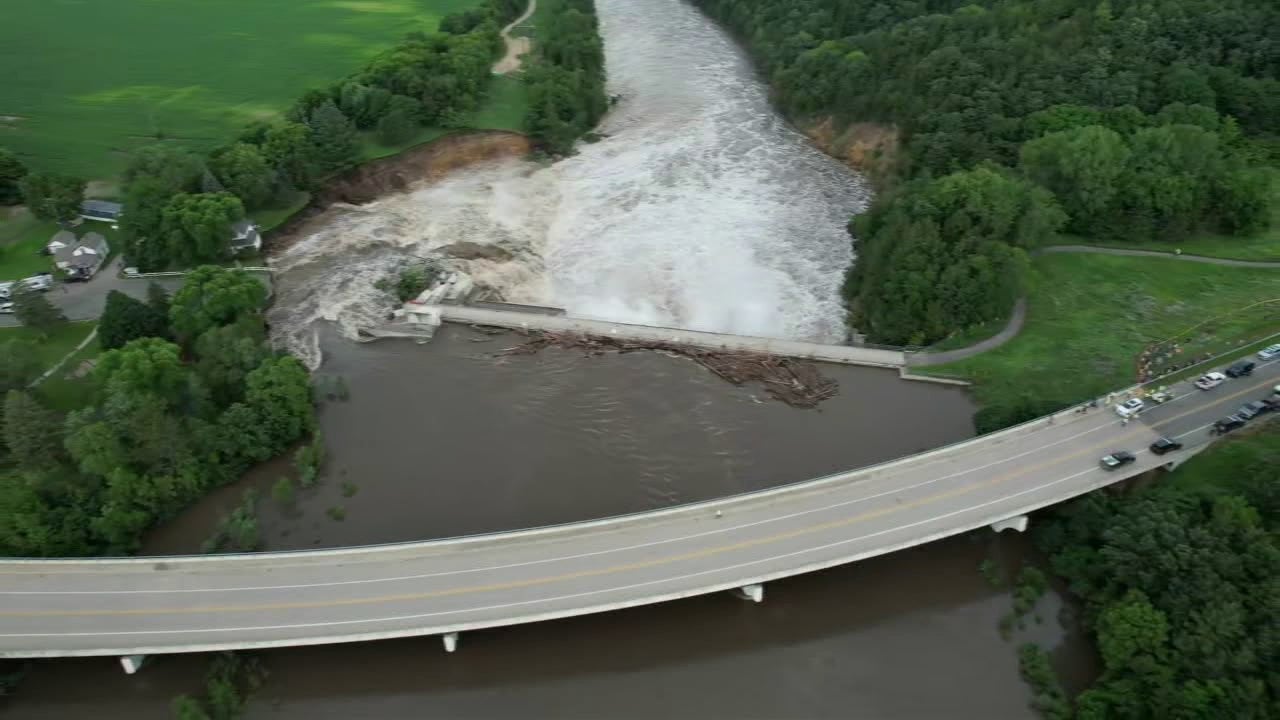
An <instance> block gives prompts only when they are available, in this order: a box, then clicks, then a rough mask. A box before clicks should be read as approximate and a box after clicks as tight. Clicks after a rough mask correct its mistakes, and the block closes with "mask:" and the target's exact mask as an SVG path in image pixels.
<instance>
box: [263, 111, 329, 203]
mask: <svg viewBox="0 0 1280 720" xmlns="http://www.w3.org/2000/svg"><path fill="white" fill-rule="evenodd" d="M262 154H263V156H265V157H266V158H267V161H268V162H270V163H271V165H272V166H273V167H274V168H275V169H276V172H278V173H279V174H280V176H281V177H282V178H283V179H284V180H285V181H287V182H288V183H289V184H290V185H292V186H293V187H295V188H297V189H299V190H309V189H311V187H312V186H313V185H314V184H315V179H316V174H317V168H316V157H315V155H316V145H315V143H314V142H313V141H312V139H311V128H310V127H309V126H307V125H304V124H302V123H282V124H280V125H273V126H271V127H270V128H268V129H267V130H266V131H265V132H264V133H263V139H262Z"/></svg>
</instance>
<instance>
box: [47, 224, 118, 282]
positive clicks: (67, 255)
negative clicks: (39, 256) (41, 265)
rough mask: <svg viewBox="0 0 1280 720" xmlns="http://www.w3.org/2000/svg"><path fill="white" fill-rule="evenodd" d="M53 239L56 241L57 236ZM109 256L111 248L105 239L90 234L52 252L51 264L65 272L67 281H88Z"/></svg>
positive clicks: (92, 233) (94, 233)
mask: <svg viewBox="0 0 1280 720" xmlns="http://www.w3.org/2000/svg"><path fill="white" fill-rule="evenodd" d="M61 234H62V233H59V235H61ZM68 234H69V233H68ZM54 238H55V239H56V238H57V235H55V236H54ZM52 244H53V243H50V245H52ZM110 254H111V246H110V245H108V244H107V239H106V238H105V237H103V236H101V235H99V234H98V233H96V232H91V233H87V234H86V235H85V236H84V237H82V238H80V239H79V240H77V241H76V242H74V243H72V244H70V245H64V246H62V247H60V248H58V249H56V250H54V251H53V264H54V265H56V266H57V267H58V269H59V270H62V271H63V272H65V273H66V274H67V278H68V279H71V280H88V279H89V278H91V277H93V276H94V273H96V272H98V270H99V269H101V268H102V264H103V263H104V262H106V260H107V256H108V255H110Z"/></svg>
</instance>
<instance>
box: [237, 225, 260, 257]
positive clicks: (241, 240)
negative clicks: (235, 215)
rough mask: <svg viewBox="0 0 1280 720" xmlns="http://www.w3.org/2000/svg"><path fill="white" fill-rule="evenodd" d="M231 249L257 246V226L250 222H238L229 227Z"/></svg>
mask: <svg viewBox="0 0 1280 720" xmlns="http://www.w3.org/2000/svg"><path fill="white" fill-rule="evenodd" d="M231 232H232V236H231V248H232V249H233V250H235V249H239V248H247V247H253V246H256V245H257V244H258V226H257V225H254V224H253V221H251V220H239V221H237V222H236V223H234V224H233V225H232V226H231Z"/></svg>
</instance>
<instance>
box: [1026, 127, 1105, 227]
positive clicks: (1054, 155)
mask: <svg viewBox="0 0 1280 720" xmlns="http://www.w3.org/2000/svg"><path fill="white" fill-rule="evenodd" d="M1128 162H1129V148H1128V147H1127V146H1126V145H1125V142H1124V139H1123V138H1121V137H1120V135H1119V134H1118V133H1116V132H1115V131H1113V130H1109V129H1107V128H1105V127H1101V126H1098V125H1088V126H1085V127H1081V128H1075V129H1072V130H1065V131H1062V132H1053V133H1049V134H1047V135H1044V136H1042V137H1039V138H1037V139H1035V140H1031V141H1029V142H1027V143H1026V144H1024V145H1023V146H1022V169H1023V172H1025V173H1026V174H1027V176H1028V177H1030V178H1031V179H1032V180H1034V181H1036V182H1037V183H1040V184H1041V185H1043V186H1044V187H1046V188H1048V189H1049V190H1051V191H1052V192H1053V194H1054V195H1055V196H1057V198H1058V202H1060V203H1062V207H1063V209H1064V210H1065V211H1066V212H1067V216H1068V217H1069V218H1070V222H1071V225H1072V226H1073V227H1074V228H1076V229H1077V230H1080V231H1085V232H1087V231H1089V230H1091V229H1097V228H1098V226H1099V222H1100V221H1103V220H1105V219H1106V217H1107V215H1108V214H1109V213H1110V212H1111V206H1112V203H1113V201H1114V199H1115V197H1116V194H1117V192H1118V190H1119V188H1118V187H1117V184H1118V181H1119V179H1120V176H1121V175H1122V174H1123V173H1124V171H1125V168H1126V167H1127V165H1128Z"/></svg>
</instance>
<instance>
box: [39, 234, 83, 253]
mask: <svg viewBox="0 0 1280 720" xmlns="http://www.w3.org/2000/svg"><path fill="white" fill-rule="evenodd" d="M75 244H76V234H75V233H73V232H71V231H70V230H59V231H58V232H56V233H54V234H53V239H52V240H50V241H49V244H48V245H45V250H46V252H47V253H48V254H49V255H53V254H55V253H57V252H58V251H59V250H61V249H62V248H64V247H71V246H72V245H75Z"/></svg>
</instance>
